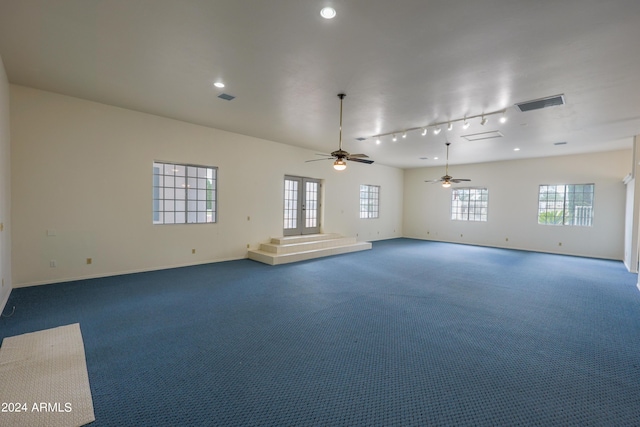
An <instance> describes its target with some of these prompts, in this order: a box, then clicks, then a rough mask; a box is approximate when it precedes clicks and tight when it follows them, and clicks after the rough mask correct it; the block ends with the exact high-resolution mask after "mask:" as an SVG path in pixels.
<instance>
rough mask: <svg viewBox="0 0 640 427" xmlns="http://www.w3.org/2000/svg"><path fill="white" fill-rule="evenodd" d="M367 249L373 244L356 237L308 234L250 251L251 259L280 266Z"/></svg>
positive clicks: (291, 237)
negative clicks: (358, 240)
mask: <svg viewBox="0 0 640 427" xmlns="http://www.w3.org/2000/svg"><path fill="white" fill-rule="evenodd" d="M367 249H371V243H370V242H357V241H356V238H355V237H344V236H342V235H340V234H336V233H328V234H306V235H303V236H286V237H276V238H272V239H271V242H270V243H262V244H261V245H260V249H257V250H252V251H249V259H252V260H254V261H259V262H263V263H265V264H270V265H278V264H287V263H290V262H297V261H304V260H307V259H313V258H320V257H325V256H330V255H338V254H344V253H348V252H357V251H364V250H367Z"/></svg>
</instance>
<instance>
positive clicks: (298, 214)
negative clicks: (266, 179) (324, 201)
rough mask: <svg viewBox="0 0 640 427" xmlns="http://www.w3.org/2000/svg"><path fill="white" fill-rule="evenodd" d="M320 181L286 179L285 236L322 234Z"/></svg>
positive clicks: (293, 177)
mask: <svg viewBox="0 0 640 427" xmlns="http://www.w3.org/2000/svg"><path fill="white" fill-rule="evenodd" d="M320 188H321V186H320V180H319V179H315V178H304V177H299V176H288V175H287V176H285V177H284V235H285V236H295V235H298V234H315V233H319V232H320V206H321V203H320V194H321V192H320Z"/></svg>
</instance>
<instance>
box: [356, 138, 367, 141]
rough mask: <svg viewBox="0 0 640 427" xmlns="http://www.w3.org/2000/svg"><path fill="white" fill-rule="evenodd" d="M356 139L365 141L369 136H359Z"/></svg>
mask: <svg viewBox="0 0 640 427" xmlns="http://www.w3.org/2000/svg"><path fill="white" fill-rule="evenodd" d="M356 139H357V140H358V141H365V140H366V139H367V138H363V137H359V138H356Z"/></svg>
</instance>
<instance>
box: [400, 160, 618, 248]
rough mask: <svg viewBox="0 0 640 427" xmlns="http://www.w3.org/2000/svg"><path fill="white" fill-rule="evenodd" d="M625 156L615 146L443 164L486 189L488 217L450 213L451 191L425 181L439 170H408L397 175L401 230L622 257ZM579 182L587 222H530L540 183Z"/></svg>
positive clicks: (435, 237) (489, 243) (498, 244)
mask: <svg viewBox="0 0 640 427" xmlns="http://www.w3.org/2000/svg"><path fill="white" fill-rule="evenodd" d="M630 160H631V150H622V151H613V152H604V153H593V154H584V155H572V156H558V157H545V158H537V159H525V160H516V161H508V162H507V161H503V162H492V163H481V164H473V165H454V166H452V167H450V169H449V172H450V174H451V175H453V176H454V177H455V176H457V177H461V178H470V179H472V182H471V185H472V186H477V187H487V188H488V189H489V210H488V221H487V222H464V221H452V220H451V219H450V209H451V207H450V205H451V200H450V199H451V190H446V189H444V188H442V187H441V186H440V185H439V184H430V183H426V182H424V181H425V180H427V179H436V178H438V177H440V176H441V175H443V170H444V168H419V169H409V170H406V171H405V176H404V186H405V190H404V193H405V194H404V222H403V230H404V234H405V236H406V237H413V238H418V239H428V240H441V241H447V242H459V243H469V244H477V245H486V246H495V247H506V248H516V249H528V250H533V251H541V252H551V253H563V254H571V255H583V256H589V257H598V258H610V259H616V260H622V259H623V252H624V217H625V195H626V190H625V186H624V184H623V182H622V179H623V178H624V177H625V176H626V175H627V174H628V173H629V172H630V167H631V161H630ZM581 183H595V196H594V197H595V199H594V220H593V226H592V227H566V226H565V227H560V226H548V225H539V224H538V223H537V206H538V186H539V185H540V184H581ZM457 186H463V185H462V184H457ZM506 239H509V240H508V241H507V240H506ZM560 243H562V246H560V245H559V244H560Z"/></svg>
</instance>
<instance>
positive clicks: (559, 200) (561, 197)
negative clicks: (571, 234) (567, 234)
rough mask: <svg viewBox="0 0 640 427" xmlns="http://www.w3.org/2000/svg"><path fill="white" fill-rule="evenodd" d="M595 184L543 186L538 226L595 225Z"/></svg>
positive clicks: (540, 191)
mask: <svg viewBox="0 0 640 427" xmlns="http://www.w3.org/2000/svg"><path fill="white" fill-rule="evenodd" d="M594 190H595V185H594V184H562V185H541V186H540V189H539V191H538V224H543V225H577V226H585V227H591V226H592V225H593V193H594Z"/></svg>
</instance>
